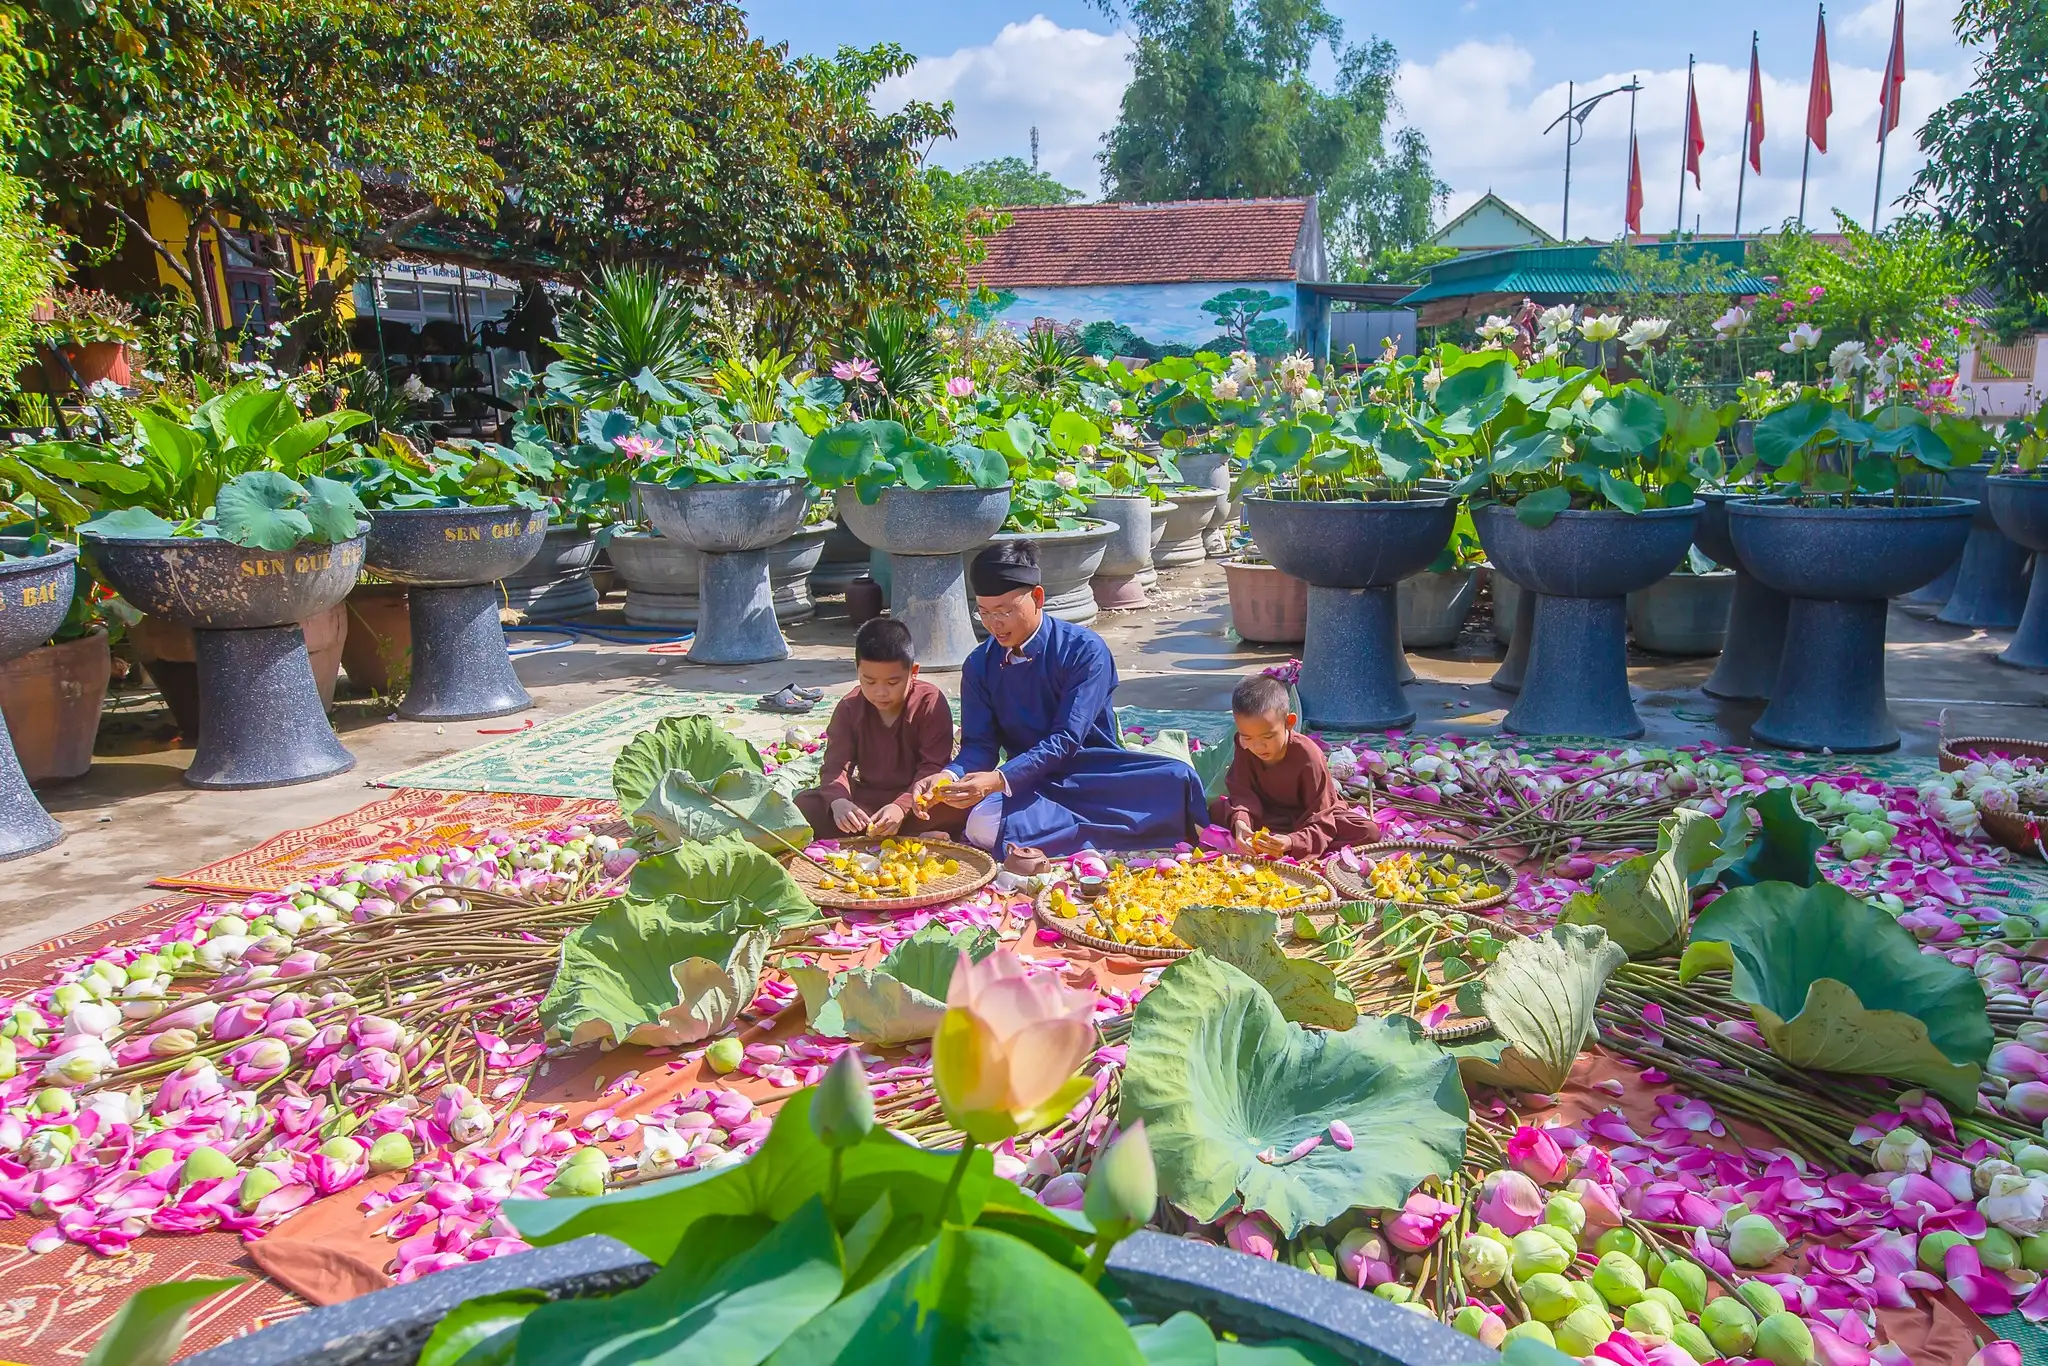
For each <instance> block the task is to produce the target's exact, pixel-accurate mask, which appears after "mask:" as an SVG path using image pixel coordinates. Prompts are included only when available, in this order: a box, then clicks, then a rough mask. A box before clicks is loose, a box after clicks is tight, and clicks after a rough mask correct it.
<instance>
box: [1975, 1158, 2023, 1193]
mask: <svg viewBox="0 0 2048 1366" xmlns="http://www.w3.org/2000/svg"><path fill="white" fill-rule="evenodd" d="M2000 1175H2009V1176H2020V1175H2021V1171H2020V1168H2019V1166H2018V1165H2017V1164H2016V1163H2012V1162H2008V1161H2006V1160H2005V1159H2004V1158H2002V1157H1987V1158H1985V1159H1984V1160H1983V1161H1982V1162H1979V1163H1978V1164H1977V1165H1976V1166H1975V1167H1972V1168H1971V1169H1970V1186H1971V1188H1972V1189H1974V1190H1975V1191H1976V1192H1977V1194H1979V1195H1989V1194H1991V1179H1992V1178H1993V1177H1995V1176H2000Z"/></svg>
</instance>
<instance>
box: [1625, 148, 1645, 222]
mask: <svg viewBox="0 0 2048 1366" xmlns="http://www.w3.org/2000/svg"><path fill="white" fill-rule="evenodd" d="M1622 221H1623V222H1624V223H1626V224H1627V226H1628V230H1629V231H1630V232H1641V231H1642V230H1643V157H1642V153H1641V152H1640V151H1639V150H1638V149H1637V147H1636V137H1635V134H1633V133H1631V134H1629V137H1628V212H1627V214H1626V215H1625V216H1624V218H1623V220H1622Z"/></svg>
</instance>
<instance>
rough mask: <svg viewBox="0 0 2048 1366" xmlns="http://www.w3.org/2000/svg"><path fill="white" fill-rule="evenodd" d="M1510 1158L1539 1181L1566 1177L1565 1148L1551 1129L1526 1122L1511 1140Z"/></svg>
mask: <svg viewBox="0 0 2048 1366" xmlns="http://www.w3.org/2000/svg"><path fill="white" fill-rule="evenodd" d="M1508 1161H1510V1162H1512V1163H1514V1164H1515V1166H1516V1167H1517V1168H1518V1169H1520V1171H1521V1172H1522V1174H1523V1175H1524V1176H1527V1177H1528V1178H1529V1179H1530V1180H1531V1181H1534V1182H1536V1183H1537V1184H1538V1185H1543V1186H1548V1185H1553V1184H1555V1183H1556V1182H1559V1181H1562V1180H1563V1179H1564V1149H1562V1148H1560V1147H1558V1146H1557V1140H1556V1139H1554V1138H1552V1137H1551V1136H1550V1133H1549V1131H1548V1130H1545V1129H1538V1128H1535V1127H1533V1126H1531V1125H1527V1124H1524V1125H1522V1126H1521V1127H1520V1128H1518V1129H1516V1130H1515V1134H1514V1137H1513V1138H1510V1139H1509V1140H1508Z"/></svg>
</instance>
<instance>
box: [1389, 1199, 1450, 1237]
mask: <svg viewBox="0 0 2048 1366" xmlns="http://www.w3.org/2000/svg"><path fill="white" fill-rule="evenodd" d="M1457 1217H1458V1207H1457V1206H1456V1205H1453V1204H1450V1203H1448V1202H1446V1201H1443V1200H1439V1199H1437V1198H1436V1197H1435V1196H1433V1195H1424V1194H1423V1193H1422V1192H1421V1191H1417V1192H1415V1193H1414V1194H1413V1195H1411V1196H1409V1197H1408V1203H1406V1204H1405V1205H1403V1206H1401V1212H1400V1213H1399V1214H1397V1215H1395V1216H1394V1217H1393V1218H1392V1219H1391V1220H1389V1221H1388V1223H1387V1241H1388V1242H1390V1243H1392V1244H1393V1245H1394V1246H1395V1247H1398V1248H1400V1249H1401V1250H1402V1251H1403V1252H1421V1251H1422V1250H1423V1249H1425V1248H1427V1247H1429V1246H1431V1245H1432V1244H1433V1243H1435V1242H1436V1240H1437V1239H1438V1238H1441V1237H1442V1236H1443V1232H1444V1229H1445V1227H1446V1226H1447V1225H1449V1224H1450V1222H1451V1221H1452V1220H1453V1219H1455V1218H1457Z"/></svg>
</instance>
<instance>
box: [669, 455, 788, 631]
mask: <svg viewBox="0 0 2048 1366" xmlns="http://www.w3.org/2000/svg"><path fill="white" fill-rule="evenodd" d="M633 487H634V489H635V491H636V492H638V493H639V495H640V501H641V503H642V505H643V506H645V507H646V509H647V518H648V520H649V521H651V522H653V523H654V526H655V529H656V530H657V531H659V532H660V533H661V534H662V535H664V536H666V537H668V538H669V539H670V540H673V541H676V542H679V543H680V544H683V545H686V546H688V547H690V548H691V549H692V550H695V551H697V552H698V554H699V555H700V556H701V557H702V558H701V559H700V561H699V563H698V578H697V592H698V595H699V596H700V597H701V598H702V600H703V601H702V605H701V608H700V610H699V615H698V619H697V632H696V634H695V635H694V636H693V637H691V640H690V648H689V649H688V650H687V651H685V652H684V655H683V658H685V659H687V660H689V661H690V662H691V663H693V664H765V663H768V662H770V661H773V660H777V659H788V658H789V642H788V641H786V640H784V639H783V638H782V626H781V624H780V623H779V622H778V621H777V620H776V619H775V594H774V589H773V588H772V587H771V586H770V584H769V582H768V547H769V546H772V545H775V544H778V543H779V542H782V541H785V540H787V539H789V537H790V535H791V534H792V533H794V532H795V531H796V529H797V527H799V526H801V525H802V524H803V520H804V512H805V510H806V509H807V508H808V507H809V506H810V485H809V484H807V483H805V482H804V481H803V480H801V479H771V480H761V481H754V482H747V483H739V484H691V485H689V486H687V487H685V488H670V487H668V486H667V485H665V484H635V485H634V486H633Z"/></svg>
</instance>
